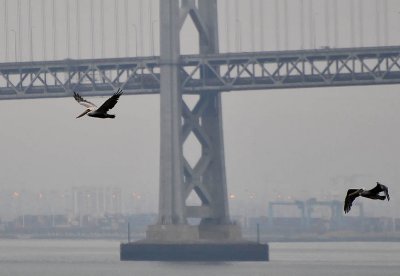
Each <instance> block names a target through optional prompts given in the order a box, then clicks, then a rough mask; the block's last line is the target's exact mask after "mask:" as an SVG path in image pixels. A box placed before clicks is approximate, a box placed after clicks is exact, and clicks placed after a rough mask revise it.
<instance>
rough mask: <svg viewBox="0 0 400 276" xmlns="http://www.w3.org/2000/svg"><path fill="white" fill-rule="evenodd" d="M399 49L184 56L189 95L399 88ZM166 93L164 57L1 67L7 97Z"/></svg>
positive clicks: (1, 91) (1, 92) (2, 96)
mask: <svg viewBox="0 0 400 276" xmlns="http://www.w3.org/2000/svg"><path fill="white" fill-rule="evenodd" d="M399 59H400V46H391V47H372V48H348V49H344V48H343V49H319V50H301V51H279V52H252V53H225V54H213V55H183V56H181V58H180V63H179V66H180V81H181V85H182V91H183V93H184V94H198V93H204V92H209V91H234V90H256V89H265V90H266V89H277V88H305V87H326V86H350V85H376V84H396V83H400V64H399ZM117 88H122V89H123V90H124V92H125V94H156V93H159V90H160V59H159V57H137V58H110V59H87V60H71V59H67V60H60V61H43V62H40V61H38V62H19V63H1V64H0V100H8V99H27V98H52V97H69V96H71V93H72V91H77V92H80V93H81V94H82V95H85V96H105V95H110V94H112V93H113V92H114V91H115V90H116V89H117Z"/></svg>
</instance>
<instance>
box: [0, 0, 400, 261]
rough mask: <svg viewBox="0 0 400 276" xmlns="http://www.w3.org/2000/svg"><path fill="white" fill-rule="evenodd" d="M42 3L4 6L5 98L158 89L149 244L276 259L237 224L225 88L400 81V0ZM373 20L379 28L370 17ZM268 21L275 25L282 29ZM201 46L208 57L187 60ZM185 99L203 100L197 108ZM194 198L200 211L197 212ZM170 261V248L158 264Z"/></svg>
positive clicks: (1, 69) (127, 248)
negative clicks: (194, 157) (398, 3)
mask: <svg viewBox="0 0 400 276" xmlns="http://www.w3.org/2000/svg"><path fill="white" fill-rule="evenodd" d="M33 2H34V1H24V2H23V1H13V2H11V1H7V0H3V3H2V4H3V10H4V13H3V20H2V22H3V28H2V29H3V33H2V35H3V37H4V38H5V44H4V46H3V49H2V51H1V53H2V54H3V62H2V63H1V64H0V99H1V100H9V99H29V98H51V97H69V96H71V95H72V91H76V92H79V93H81V94H82V95H85V96H96V95H110V94H111V93H113V92H114V91H115V90H116V88H122V89H124V91H125V93H126V94H133V95H135V94H155V93H159V94H160V103H161V104H160V108H161V120H160V121H161V125H160V127H161V148H160V193H159V194H160V197H159V216H158V221H157V222H156V224H155V225H151V226H149V228H148V230H147V233H146V235H147V238H146V243H148V242H151V243H156V242H160V243H165V242H168V243H172V244H173V245H174V246H176V244H177V243H179V244H180V243H182V242H183V243H185V242H186V243H193V242H201V243H204V242H205V241H207V242H210V241H211V244H212V247H210V248H213V249H215V247H214V246H219V245H220V244H219V242H221V240H223V242H224V243H225V244H226V243H228V244H230V246H231V245H232V244H233V245H235V246H236V245H238V244H241V245H243V244H245V247H243V248H246V250H249V251H247V252H250V253H249V254H248V255H246V256H247V257H246V256H245V255H243V254H242V255H241V254H239V255H235V254H236V253H235V254H233V253H232V252H237V250H236V249H237V248H236V247H235V248H231V247H229V248H228V247H226V248H225V247H224V249H223V252H224V253H221V254H222V255H221V256H214V255H212V256H214V258H217V259H218V258H219V257H221V258H222V259H224V258H225V259H237V260H245V259H246V258H250V259H252V260H265V259H267V258H268V248H267V247H263V246H261V247H260V245H259V244H256V245H254V247H253V245H251V244H249V243H244V242H243V240H242V238H241V233H240V227H239V226H238V225H236V224H233V223H232V222H231V220H230V216H229V208H228V199H227V184H226V176H225V161H224V141H223V128H222V104H221V92H228V91H234V90H243V91H247V92H246V93H250V92H249V91H251V90H268V89H277V88H301V87H327V86H351V85H381V84H397V83H399V82H400V64H399V58H400V47H399V46H397V45H396V44H399V43H398V42H397V38H396V36H395V35H391V33H390V32H389V31H388V30H389V23H388V22H389V19H390V20H397V18H396V16H397V15H396V14H389V11H391V10H392V6H394V5H395V3H394V2H391V1H386V0H385V1H372V0H371V3H373V4H374V5H366V4H363V3H365V1H354V0H352V1H346V3H347V4H345V3H344V1H339V0H326V1H313V0H308V1H307V0H298V1H290V5H291V6H293V7H296V8H295V9H289V1H287V0H283V1H268V0H265V1H254V0H252V1H237V0H235V1H228V0H225V1H218V2H217V1H216V0H200V1H197V2H196V1H194V0H182V1H178V0H165V1H164V0H163V1H160V2H159V6H158V5H157V3H156V2H155V1H146V2H145V1H142V0H138V1H135V4H137V17H135V19H136V21H135V22H132V17H131V13H129V11H130V10H131V9H130V8H132V2H131V1H118V0H114V1H107V0H101V1H96V2H94V1H93V0H91V1H79V2H78V1H75V2H73V1H68V0H67V1H63V2H62V5H63V6H62V7H59V6H57V5H60V2H58V1H57V2H56V1H46V0H43V1H41V2H40V3H41V5H36V6H33ZM35 3H39V1H38V2H35ZM321 3H322V4H321ZM347 5H349V6H347ZM371 7H372V9H371ZM145 9H147V16H146V17H144V16H145V15H146V13H145V12H144V10H145ZM293 10H295V14H296V16H297V17H296V16H294V15H293V14H292V13H293ZM105 11H112V12H111V13H112V16H106V13H105ZM156 11H158V13H159V17H155V14H156ZM218 11H221V12H222V14H223V16H222V17H221V18H220V17H219V13H218ZM345 11H346V12H350V17H349V20H348V22H347V23H348V25H347V24H345V23H346V22H345V23H344V22H343V21H342V20H339V19H340V18H341V17H340V15H342V14H343V13H344V12H345ZM13 12H14V13H15V14H16V16H15V17H13V16H11V15H10V14H13ZM243 13H248V14H247V15H243ZM371 13H373V18H374V19H375V21H374V22H371V21H373V20H367V19H368V17H370V16H371ZM107 14H109V13H107ZM120 14H123V16H122V19H121V17H120ZM266 14H271V15H272V16H271V17H267V18H266V16H265V15H266ZM61 15H62V16H61ZM86 15H89V16H88V18H87V16H86ZM257 15H258V16H257ZM188 18H190V19H191V22H192V25H191V26H189V27H188V26H187V25H185V22H186V21H188V20H189V19H188ZM246 18H247V19H248V20H246ZM11 19H12V20H11ZM266 19H268V20H269V21H271V20H272V22H273V23H274V24H273V26H274V27H275V29H274V30H272V32H271V28H268V27H267V26H266V25H268V23H269V22H266ZM321 20H322V21H323V22H320V21H321ZM246 22H247V23H246ZM49 23H51V24H49ZM156 23H157V24H156ZM246 24H247V25H248V26H247V25H246ZM371 24H372V25H371ZM39 25H40V26H41V28H39V27H38V26H39ZM157 25H158V28H159V39H158V41H159V43H158V44H159V46H160V47H159V55H157V53H156V43H155V41H156V40H155V27H156V26H157ZM246 28H247V29H246ZM371 29H373V30H375V32H374V34H372V35H371V31H370V30H371ZM188 30H189V31H188ZM246 30H248V31H246ZM342 31H343V32H342ZM11 33H12V34H13V37H14V41H12V40H10V39H9V37H10V34H11ZM145 33H149V34H150V36H145V35H144V34H145ZM193 33H196V34H198V36H197V40H195V41H196V45H195V46H194V44H193V41H192V43H191V44H190V43H189V44H190V45H191V46H189V47H188V46H184V45H183V44H182V43H181V42H182V41H183V37H184V36H185V35H188V34H189V35H190V36H192V35H193ZM220 33H221V34H224V35H221V37H223V39H220V35H219V34H220ZM257 33H258V34H257ZM343 33H345V34H346V35H345V36H344V35H343ZM64 34H65V35H64ZM131 34H134V37H133V36H132V35H131ZM266 34H272V35H268V36H267V35H266ZM25 37H27V39H25V40H24V39H23V38H25ZM38 37H40V40H38V39H37V38H38ZM49 37H50V39H48V38H49ZM121 37H123V39H121ZM321 37H322V38H321ZM371 37H373V39H372V40H371ZM133 38H134V39H133ZM293 38H295V39H293ZM291 39H292V40H293V41H292V40H291ZM343 41H344V42H343ZM371 41H372V42H371ZM391 41H394V43H393V45H392V46H390V45H389V44H391ZM133 42H134V45H135V47H132V44H133ZM341 43H343V47H341V46H342V45H341ZM220 45H223V50H222V47H220ZM11 46H14V50H13V52H14V58H13V59H12V58H11V55H10V52H11V51H10V49H11V48H12V47H11ZM233 46H234V47H233ZM190 47H192V48H196V49H198V53H197V54H193V53H191V54H183V53H182V52H183V51H182V50H183V49H187V48H190ZM271 47H272V48H273V49H271ZM181 48H182V49H181ZM232 48H234V49H232ZM256 48H258V49H256ZM132 49H134V53H135V55H133V54H131V52H132ZM256 50H257V51H256ZM146 51H147V53H148V55H147V56H145V55H144V53H145V52H146ZM50 53H51V55H50ZM138 54H139V55H138ZM122 55H124V56H122ZM50 56H51V57H50ZM183 94H194V95H198V96H199V98H198V101H197V102H196V104H195V106H194V108H192V109H191V108H189V106H188V104H187V103H186V102H185V100H184V99H183V98H182V95H183ZM191 133H193V134H194V135H195V137H196V139H197V140H198V141H199V144H200V147H201V156H200V158H199V160H198V161H197V162H196V163H195V164H190V163H189V162H188V161H187V159H186V157H185V155H184V153H183V145H184V144H185V141H186V138H187V137H188V136H189V134H191ZM192 192H193V193H195V194H196V195H197V196H198V198H199V199H200V201H201V204H200V205H198V206H188V205H186V203H185V201H186V199H187V198H188V196H189V195H190V194H191V193H192ZM188 218H198V219H200V223H199V225H190V224H188ZM146 243H144V244H139V245H138V244H135V245H134V246H132V244H130V243H129V244H126V245H121V246H122V247H121V259H140V258H148V259H151V258H152V257H151V256H147V257H143V256H142V255H140V254H141V253H140V252H142V250H143V246H147V245H146ZM247 246H250V247H249V248H248V247H247ZM210 248H203V249H196V250H205V251H207V250H209V249H210ZM174 250H177V251H176V252H180V253H177V254H178V255H179V254H181V255H179V256H180V258H185V257H186V258H196V256H195V255H190V254H189V255H186V254H184V253H182V252H186V251H185V250H186V249H182V248H180V249H179V248H178V249H177V248H175V249H174ZM179 250H181V251H179ZM232 250H233V251H232ZM138 252H139V253H138ZM168 252H170V251H168ZM210 252H214V251H210ZM138 254H139V255H138ZM224 254H225V255H224ZM232 254H233V255H232ZM210 256H211V255H209V256H208V257H210ZM249 256H250V257H249ZM168 257H171V256H170V255H169V253H167V254H166V255H163V256H161V255H160V256H159V257H158V258H159V259H162V258H168ZM175 257H176V256H175Z"/></svg>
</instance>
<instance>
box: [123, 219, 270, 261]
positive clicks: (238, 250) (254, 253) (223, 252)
mask: <svg viewBox="0 0 400 276" xmlns="http://www.w3.org/2000/svg"><path fill="white" fill-rule="evenodd" d="M120 259H121V261H268V260H269V248H268V244H259V243H255V242H250V241H246V240H244V239H243V238H242V237H241V232H240V227H239V226H238V225H201V226H192V225H151V226H149V228H148V230H147V232H146V239H144V240H141V241H136V242H130V243H122V244H121V246H120Z"/></svg>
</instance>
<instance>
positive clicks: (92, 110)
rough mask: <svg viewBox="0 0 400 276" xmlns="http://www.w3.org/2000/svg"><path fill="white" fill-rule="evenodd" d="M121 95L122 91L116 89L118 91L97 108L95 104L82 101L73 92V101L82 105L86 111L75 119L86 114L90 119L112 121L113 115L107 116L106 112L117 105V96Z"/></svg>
mask: <svg viewBox="0 0 400 276" xmlns="http://www.w3.org/2000/svg"><path fill="white" fill-rule="evenodd" d="M121 95H122V89H118V91H117V92H115V93H114V95H112V96H111V97H110V98H109V99H108V100H107V101H105V102H104V103H103V104H102V105H101V106H100V107H99V108H98V107H97V106H96V105H95V104H93V103H91V102H89V101H87V100H85V99H83V98H82V97H81V96H80V95H79V94H78V93H76V92H74V98H75V100H76V101H77V102H78V103H80V104H81V105H83V106H84V107H86V110H85V111H84V112H83V113H82V114H81V115H79V116H78V117H76V118H80V117H82V116H84V115H86V114H87V115H88V116H90V117H96V118H102V119H105V118H112V119H114V118H115V115H114V114H108V113H107V112H108V110H110V109H112V108H113V107H114V106H115V105H116V104H117V102H118V99H119V96H121Z"/></svg>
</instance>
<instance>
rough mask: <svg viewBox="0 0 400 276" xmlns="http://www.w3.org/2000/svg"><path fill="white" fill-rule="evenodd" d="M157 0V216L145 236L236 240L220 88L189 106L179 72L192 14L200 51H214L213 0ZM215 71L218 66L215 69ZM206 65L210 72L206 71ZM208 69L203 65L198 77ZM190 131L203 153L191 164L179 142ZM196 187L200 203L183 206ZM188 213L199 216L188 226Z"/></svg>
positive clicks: (216, 50)
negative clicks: (186, 23) (183, 32)
mask: <svg viewBox="0 0 400 276" xmlns="http://www.w3.org/2000/svg"><path fill="white" fill-rule="evenodd" d="M181 3H182V4H181V6H179V1H178V0H163V1H160V30H161V40H160V41H161V45H160V64H161V72H160V73H161V91H160V96H161V99H160V102H161V132H160V133H161V145H160V195H159V217H158V221H157V223H156V224H155V225H151V226H149V228H148V231H147V233H146V234H147V239H148V240H162V241H188V240H191V241H195V240H203V239H206V240H216V241H217V240H221V239H225V240H239V239H241V231H240V227H239V226H238V225H236V224H232V223H231V222H230V218H229V211H228V196H227V187H226V177H225V162H224V158H225V157H224V143H223V135H222V134H223V130H222V112H221V111H222V110H221V96H220V93H219V92H218V91H210V92H209V93H203V94H200V95H199V100H198V101H197V103H196V105H195V107H194V108H193V109H192V110H191V109H190V108H189V107H188V105H187V104H186V103H185V101H184V100H183V97H182V94H183V93H184V91H181V82H180V76H179V73H180V71H179V63H180V47H179V44H180V39H179V38H180V37H179V32H180V29H181V26H182V25H183V22H184V20H185V18H186V17H187V16H188V15H190V17H191V18H192V20H193V22H194V24H195V26H196V28H197V30H198V32H199V41H200V53H202V54H210V53H218V24H217V20H218V18H217V2H216V0H202V1H199V4H198V7H197V6H196V3H195V1H194V0H182V2H181ZM213 69H214V70H218V68H213ZM207 70H208V71H207ZM209 74H212V72H211V71H210V69H204V70H202V73H201V78H207V77H208V75H209ZM191 133H193V134H194V136H195V137H196V139H197V140H198V142H199V144H200V147H201V157H200V159H199V160H198V162H197V163H196V164H195V165H192V166H191V165H190V164H189V162H188V161H187V159H186V158H185V156H184V153H183V145H184V143H185V141H186V139H187V138H188V136H189V135H190V134H191ZM192 192H194V193H196V194H197V196H198V198H199V199H200V201H201V204H200V205H199V206H187V205H186V199H187V198H188V197H189V195H190V194H191V193H192ZM188 218H199V219H201V222H200V225H194V226H193V225H189V224H188V221H187V219H188Z"/></svg>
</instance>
